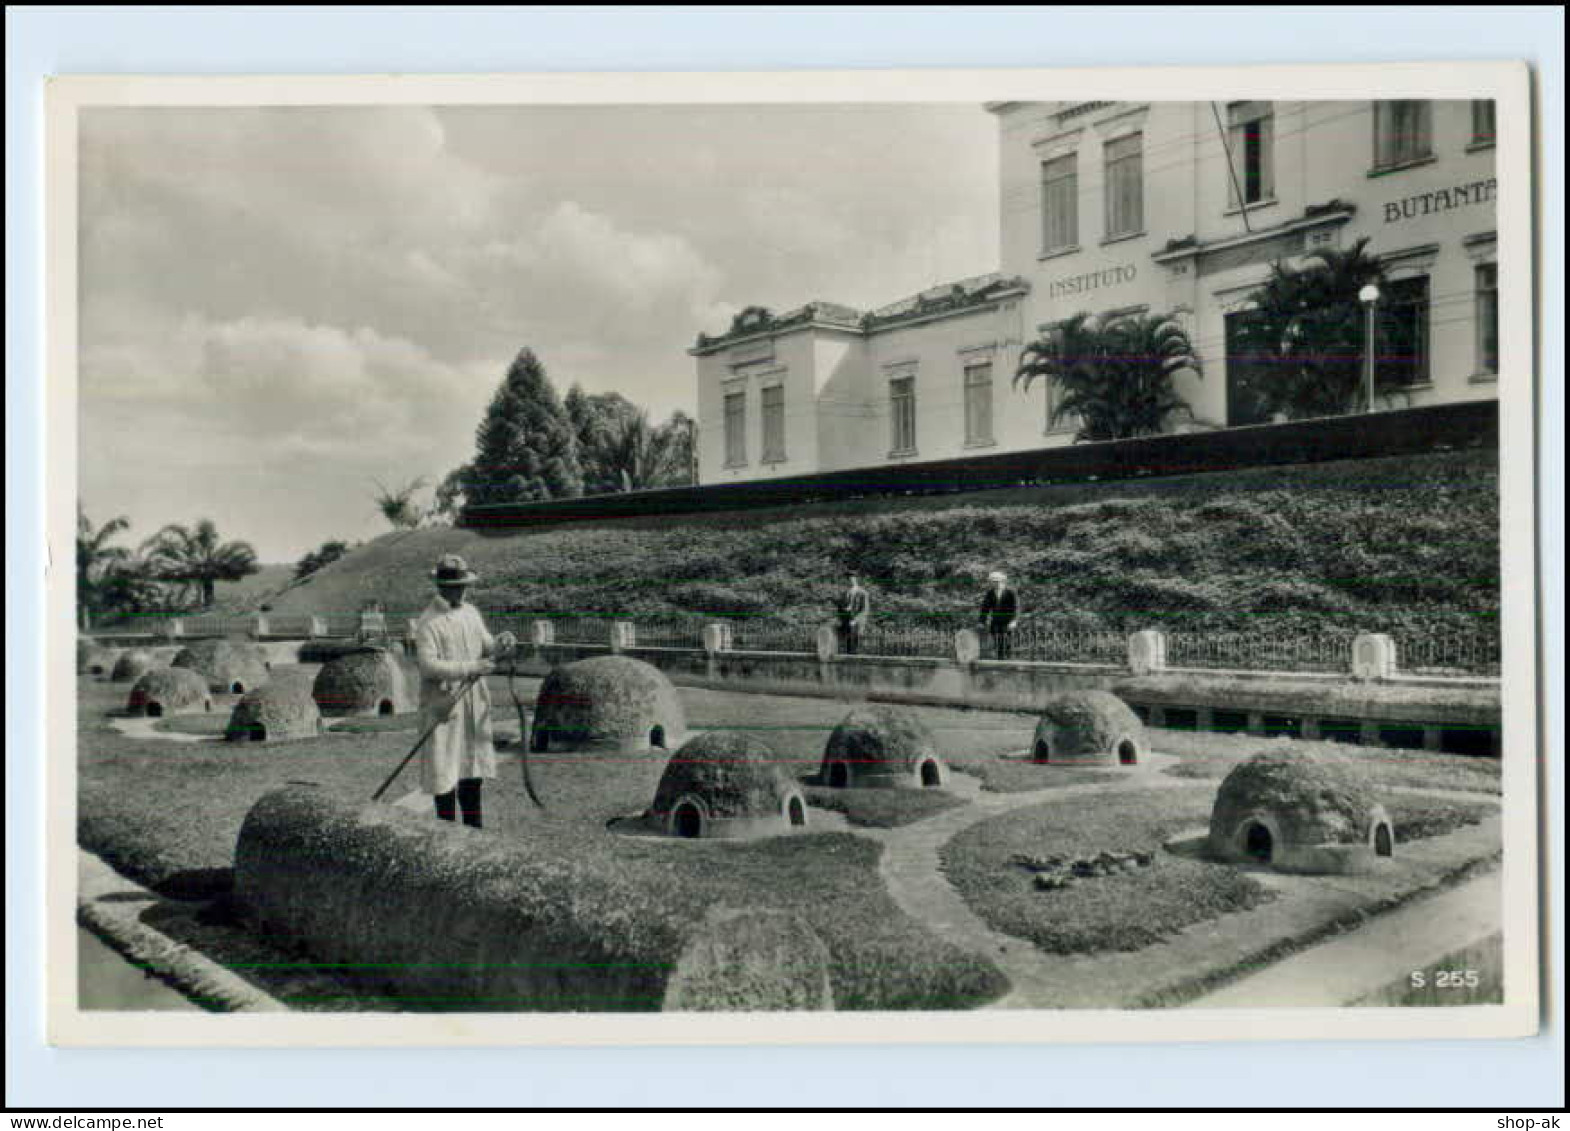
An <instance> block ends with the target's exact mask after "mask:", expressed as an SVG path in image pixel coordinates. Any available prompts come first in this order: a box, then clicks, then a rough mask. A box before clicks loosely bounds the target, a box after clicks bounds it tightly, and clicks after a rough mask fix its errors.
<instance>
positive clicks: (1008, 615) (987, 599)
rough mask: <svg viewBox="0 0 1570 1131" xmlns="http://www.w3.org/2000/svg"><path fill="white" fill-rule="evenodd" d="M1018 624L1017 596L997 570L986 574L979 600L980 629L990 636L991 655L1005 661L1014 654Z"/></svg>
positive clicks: (1005, 578)
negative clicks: (984, 587) (982, 592)
mask: <svg viewBox="0 0 1570 1131" xmlns="http://www.w3.org/2000/svg"><path fill="white" fill-rule="evenodd" d="M1018 623H1019V594H1018V593H1016V592H1014V590H1013V589H1011V588H1010V587H1009V579H1008V578H1007V577H1005V576H1004V575H1003V574H1002V573H1000V572H999V571H997V570H993V571H992V572H991V573H989V574H987V592H986V593H985V594H984V595H983V596H982V598H981V627H982V628H983V629H985V630H986V631H987V632H989V633H990V634H991V635H992V655H993V657H994V658H995V659H999V660H1007V659H1009V658H1010V657H1011V656H1012V655H1013V654H1014V626H1015V625H1016V624H1018Z"/></svg>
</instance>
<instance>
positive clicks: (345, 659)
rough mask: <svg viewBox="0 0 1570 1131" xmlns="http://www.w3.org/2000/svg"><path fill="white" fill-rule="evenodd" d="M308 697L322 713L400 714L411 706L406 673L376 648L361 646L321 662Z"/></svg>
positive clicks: (410, 708)
mask: <svg viewBox="0 0 1570 1131" xmlns="http://www.w3.org/2000/svg"><path fill="white" fill-rule="evenodd" d="M311 697H312V698H313V699H315V700H316V705H317V707H318V708H320V709H321V713H322V714H323V715H327V716H329V717H340V716H344V715H401V714H403V713H404V712H406V711H411V710H413V709H414V700H413V696H412V694H411V693H410V689H409V680H408V677H407V676H406V675H405V674H404V671H403V668H402V667H401V666H400V665H399V663H398V661H397V660H396V659H395V658H394V657H393V656H391V655H390V654H388V653H387V652H384V651H381V650H379V649H360V650H358V651H354V652H349V653H346V654H345V655H342V656H339V657H338V658H337V659H335V660H333V661H331V662H330V663H327V664H324V665H323V666H322V670H321V671H319V672H317V673H316V682H315V683H314V684H313V685H312V687H311Z"/></svg>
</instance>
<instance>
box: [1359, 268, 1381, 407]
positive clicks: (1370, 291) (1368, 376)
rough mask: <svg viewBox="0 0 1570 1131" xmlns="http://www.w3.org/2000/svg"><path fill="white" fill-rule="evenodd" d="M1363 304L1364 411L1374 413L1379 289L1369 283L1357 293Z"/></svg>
mask: <svg viewBox="0 0 1570 1131" xmlns="http://www.w3.org/2000/svg"><path fill="white" fill-rule="evenodd" d="M1357 297H1358V298H1359V299H1360V300H1361V301H1362V303H1363V312H1364V317H1363V411H1364V412H1373V411H1374V308H1375V307H1377V306H1378V305H1379V288H1378V287H1376V286H1374V284H1373V283H1369V284H1368V285H1366V286H1365V287H1364V288H1363V289H1362V290H1360V291H1358V292H1357Z"/></svg>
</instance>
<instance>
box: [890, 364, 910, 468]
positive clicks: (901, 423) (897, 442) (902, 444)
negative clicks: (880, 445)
mask: <svg viewBox="0 0 1570 1131" xmlns="http://www.w3.org/2000/svg"><path fill="white" fill-rule="evenodd" d="M889 450H890V451H892V452H896V453H898V452H913V451H915V450H916V379H915V378H914V377H896V378H894V379H893V380H892V381H890V382H889Z"/></svg>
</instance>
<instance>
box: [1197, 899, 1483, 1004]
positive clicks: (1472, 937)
mask: <svg viewBox="0 0 1570 1131" xmlns="http://www.w3.org/2000/svg"><path fill="white" fill-rule="evenodd" d="M1503 906H1504V904H1503V893H1502V891H1501V888H1500V880H1499V873H1498V872H1497V871H1496V872H1490V873H1489V874H1488V875H1486V876H1482V877H1479V878H1478V879H1475V880H1471V881H1469V882H1467V883H1465V884H1462V885H1461V886H1460V887H1456V888H1451V889H1450V890H1448V891H1443V892H1440V893H1439V894H1437V895H1434V896H1430V897H1429V898H1427V899H1423V900H1419V901H1418V902H1416V903H1410V904H1407V905H1406V906H1404V907H1398V908H1396V909H1395V910H1394V911H1389V912H1386V913H1385V914H1383V915H1381V916H1379V917H1378V918H1377V919H1374V920H1372V921H1371V922H1369V923H1368V924H1367V925H1366V926H1363V927H1359V928H1358V929H1357V930H1355V931H1352V932H1350V933H1349V934H1345V935H1339V936H1337V937H1336V938H1334V939H1332V940H1330V941H1329V942H1325V943H1321V944H1320V945H1318V946H1316V947H1311V948H1310V949H1308V950H1305V951H1303V952H1302V953H1301V954H1295V955H1292V956H1291V957H1289V958H1285V959H1283V960H1281V961H1280V962H1277V963H1276V964H1275V965H1273V966H1270V967H1267V968H1266V969H1264V970H1261V971H1260V972H1259V973H1257V974H1251V975H1248V976H1247V977H1244V978H1241V979H1239V980H1238V981H1236V982H1233V983H1232V984H1231V985H1228V986H1223V987H1222V988H1221V989H1219V990H1217V991H1215V992H1214V993H1210V994H1206V995H1205V996H1204V997H1201V998H1198V999H1196V1000H1195V1001H1192V1002H1190V1003H1189V1008H1194V1009H1251V1008H1256V1007H1259V1006H1273V1007H1280V1006H1336V1005H1347V1004H1349V1003H1351V1002H1355V1001H1358V1000H1359V999H1361V998H1365V997H1367V996H1369V995H1370V994H1372V993H1374V992H1376V991H1378V990H1381V989H1383V988H1384V987H1386V986H1389V985H1391V984H1392V983H1395V982H1400V981H1401V980H1403V979H1404V978H1407V977H1408V976H1410V975H1411V973H1412V971H1414V970H1421V969H1423V968H1424V967H1425V966H1427V965H1429V964H1430V963H1433V962H1438V961H1439V960H1440V959H1442V958H1444V957H1445V956H1446V955H1448V954H1454V953H1455V952H1456V951H1458V950H1461V949H1462V948H1463V947H1468V946H1471V945H1472V944H1473V943H1476V942H1478V941H1479V940H1481V939H1485V938H1487V937H1488V936H1489V935H1492V934H1495V933H1497V932H1498V930H1499V924H1500V910H1501V908H1502V907H1503Z"/></svg>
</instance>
